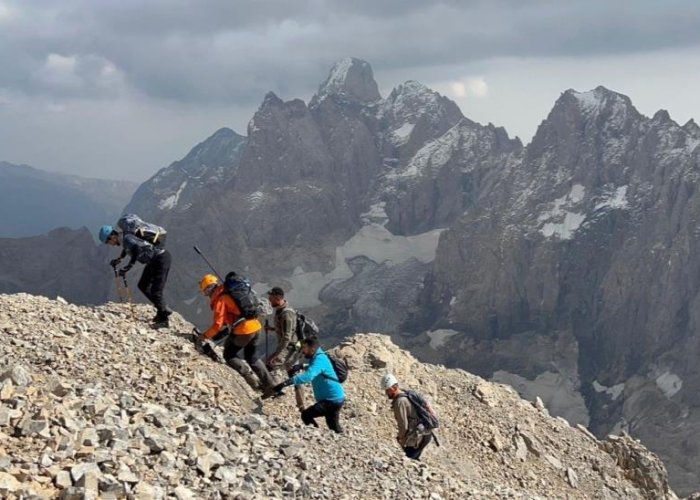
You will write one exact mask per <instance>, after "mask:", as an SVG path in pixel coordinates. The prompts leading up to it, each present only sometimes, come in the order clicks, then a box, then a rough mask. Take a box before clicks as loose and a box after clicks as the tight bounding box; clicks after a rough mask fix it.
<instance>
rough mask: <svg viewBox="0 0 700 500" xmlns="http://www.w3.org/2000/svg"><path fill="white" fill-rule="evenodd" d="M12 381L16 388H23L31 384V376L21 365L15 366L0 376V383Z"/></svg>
mask: <svg viewBox="0 0 700 500" xmlns="http://www.w3.org/2000/svg"><path fill="white" fill-rule="evenodd" d="M8 379H9V380H12V382H13V383H14V384H15V385H16V386H18V387H24V386H27V385H29V384H31V383H32V374H31V373H30V372H29V370H27V368H25V367H24V366H22V365H15V366H13V367H12V368H10V369H9V370H6V371H5V372H4V373H2V374H0V381H5V380H8Z"/></svg>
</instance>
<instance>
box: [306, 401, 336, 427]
mask: <svg viewBox="0 0 700 500" xmlns="http://www.w3.org/2000/svg"><path fill="white" fill-rule="evenodd" d="M344 404H345V401H342V402H340V403H336V402H334V401H328V400H322V401H319V402H317V403H316V404H315V405H313V406H309V407H308V408H307V409H306V410H304V411H302V412H301V420H302V421H303V422H304V423H305V424H306V425H313V426H314V427H318V424H317V423H316V420H315V419H316V418H317V417H326V425H328V428H329V429H330V430H332V431H334V432H337V433H338V434H342V433H343V429H342V427H340V409H341V408H342V407H343V405H344Z"/></svg>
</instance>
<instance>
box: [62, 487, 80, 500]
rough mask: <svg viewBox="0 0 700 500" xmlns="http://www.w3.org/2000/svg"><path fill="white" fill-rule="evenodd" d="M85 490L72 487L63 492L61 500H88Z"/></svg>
mask: <svg viewBox="0 0 700 500" xmlns="http://www.w3.org/2000/svg"><path fill="white" fill-rule="evenodd" d="M85 497H86V495H85V490H84V489H83V488H80V487H78V486H71V487H69V488H66V489H65V490H63V493H61V500H86V498H85Z"/></svg>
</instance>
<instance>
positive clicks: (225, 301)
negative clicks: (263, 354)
mask: <svg viewBox="0 0 700 500" xmlns="http://www.w3.org/2000/svg"><path fill="white" fill-rule="evenodd" d="M199 289H200V291H201V292H202V294H203V295H205V296H207V297H209V301H210V307H211V310H212V312H213V314H214V321H213V323H212V325H211V326H210V327H209V329H208V330H206V331H205V332H204V333H202V334H201V336H200V341H208V340H215V341H216V340H221V339H223V338H225V340H224V360H225V361H226V364H228V365H229V366H230V367H231V368H233V369H234V370H236V371H237V372H238V373H240V374H241V376H243V378H244V379H245V381H246V382H247V383H248V384H249V385H250V386H251V387H252V388H253V389H254V390H261V391H263V392H264V393H265V394H266V395H268V394H270V390H271V388H272V386H273V385H274V382H273V380H272V377H270V373H269V372H268V370H267V368H266V367H265V363H264V362H263V361H262V359H260V357H259V356H258V354H257V350H258V344H259V343H260V337H261V335H260V333H261V331H262V325H261V324H260V321H258V320H257V319H246V318H244V317H243V315H242V314H241V310H240V308H239V307H238V305H237V304H236V301H235V300H234V299H233V297H232V296H231V295H230V294H228V293H227V292H226V289H225V288H224V285H223V284H221V283H220V282H219V279H218V278H217V277H216V276H214V275H213V274H207V275H205V276H204V277H203V278H202V279H201V280H200V281H199ZM241 351H243V359H240V358H239V357H238V354H239V353H240V352H241ZM256 375H257V378H256Z"/></svg>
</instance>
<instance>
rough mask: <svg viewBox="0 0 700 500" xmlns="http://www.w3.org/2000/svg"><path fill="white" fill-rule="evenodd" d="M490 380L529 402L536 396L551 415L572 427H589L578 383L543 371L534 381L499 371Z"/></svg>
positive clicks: (559, 374) (588, 418)
mask: <svg viewBox="0 0 700 500" xmlns="http://www.w3.org/2000/svg"><path fill="white" fill-rule="evenodd" d="M491 380H492V381H493V382H498V383H501V384H508V385H511V386H513V388H514V389H515V390H516V391H518V394H520V396H521V397H523V398H524V399H527V400H529V401H534V400H535V398H537V396H539V397H540V398H542V401H543V402H544V404H545V406H546V407H547V409H548V410H549V411H550V413H551V414H552V415H555V416H560V417H564V418H565V419H566V420H568V421H569V422H571V423H572V425H575V424H582V425H584V426H587V425H588V422H589V420H590V416H589V415H588V409H587V408H586V402H585V401H584V399H583V396H582V395H581V393H580V392H579V391H578V389H577V381H576V380H572V379H571V378H569V377H566V376H564V375H563V374H561V373H555V372H550V371H546V372H544V373H541V374H540V375H538V376H537V377H536V378H535V380H528V379H526V378H524V377H521V376H520V375H517V374H515V373H509V372H507V371H503V370H498V371H496V372H494V374H493V377H492V378H491Z"/></svg>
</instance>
